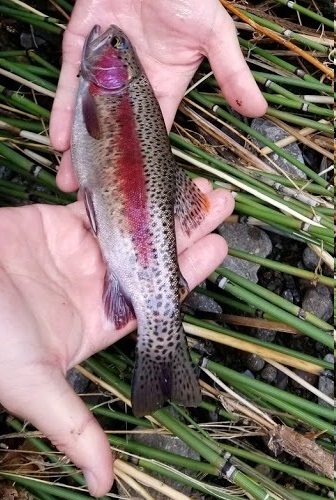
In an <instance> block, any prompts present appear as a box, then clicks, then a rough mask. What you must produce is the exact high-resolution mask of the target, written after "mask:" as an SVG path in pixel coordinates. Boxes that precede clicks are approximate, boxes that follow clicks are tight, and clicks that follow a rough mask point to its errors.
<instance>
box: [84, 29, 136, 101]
mask: <svg viewBox="0 0 336 500" xmlns="http://www.w3.org/2000/svg"><path fill="white" fill-rule="evenodd" d="M142 71H143V70H142V67H141V63H140V61H139V59H138V57H137V55H136V52H135V50H134V48H133V47H132V44H131V42H130V41H129V39H128V38H127V36H126V35H125V33H123V31H121V29H119V28H118V27H117V26H114V25H111V26H110V27H109V28H108V29H107V30H106V31H105V32H104V33H103V34H101V35H100V26H98V25H96V26H95V27H94V28H93V29H92V31H91V33H90V34H89V36H88V37H87V39H86V41H85V45H84V49H83V57H82V64H81V75H82V77H83V78H84V80H86V81H87V82H89V83H90V84H91V85H92V86H93V87H95V90H96V92H97V93H99V94H101V93H107V92H108V93H111V92H112V93H113V92H116V93H117V92H121V91H122V90H123V89H124V88H125V87H127V86H128V85H129V84H130V83H131V82H132V80H134V79H135V78H138V77H139V76H141V74H142Z"/></svg>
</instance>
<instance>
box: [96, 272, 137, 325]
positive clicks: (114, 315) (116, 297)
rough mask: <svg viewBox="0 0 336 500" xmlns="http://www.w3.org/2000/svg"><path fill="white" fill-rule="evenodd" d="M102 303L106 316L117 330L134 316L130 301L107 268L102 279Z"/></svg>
mask: <svg viewBox="0 0 336 500" xmlns="http://www.w3.org/2000/svg"><path fill="white" fill-rule="evenodd" d="M103 303H104V308H105V314H106V316H107V318H108V319H109V320H110V321H112V322H113V323H114V324H115V327H116V329H117V330H119V329H120V328H123V327H124V326H126V325H127V323H129V322H130V321H131V320H132V319H134V318H135V314H134V310H133V306H132V303H131V301H130V300H129V299H128V298H127V297H126V295H125V294H124V293H123V291H122V289H121V286H120V283H119V280H118V278H117V277H116V275H115V274H114V273H113V272H112V271H109V270H107V271H106V274H105V280H104V291H103Z"/></svg>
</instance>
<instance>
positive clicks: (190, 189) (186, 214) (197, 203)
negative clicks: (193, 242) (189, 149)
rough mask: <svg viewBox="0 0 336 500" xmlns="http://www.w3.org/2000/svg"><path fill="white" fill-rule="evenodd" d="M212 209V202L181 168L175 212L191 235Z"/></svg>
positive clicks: (178, 169) (177, 179)
mask: <svg viewBox="0 0 336 500" xmlns="http://www.w3.org/2000/svg"><path fill="white" fill-rule="evenodd" d="M209 210H210V202H209V200H208V198H207V197H206V195H205V194H203V193H202V191H200V189H198V187H197V186H196V184H195V183H194V182H193V181H192V180H190V179H189V177H187V175H186V174H185V173H184V172H183V170H182V169H181V168H179V167H178V168H177V171H176V196H175V214H176V215H177V216H178V218H179V219H180V223H181V226H182V229H183V231H184V232H185V233H186V234H187V235H188V236H189V235H190V233H191V231H192V230H193V229H195V228H196V227H197V226H198V225H199V224H200V223H201V222H202V220H203V219H204V218H205V216H206V214H207V213H208V212H209Z"/></svg>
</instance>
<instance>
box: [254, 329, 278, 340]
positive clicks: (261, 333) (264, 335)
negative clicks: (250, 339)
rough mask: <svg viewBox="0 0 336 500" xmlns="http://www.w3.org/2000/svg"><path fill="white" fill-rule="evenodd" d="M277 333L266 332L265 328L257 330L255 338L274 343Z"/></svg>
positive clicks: (273, 331)
mask: <svg viewBox="0 0 336 500" xmlns="http://www.w3.org/2000/svg"><path fill="white" fill-rule="evenodd" d="M276 334H277V332H276V331H275V330H267V329H266V328H258V329H257V333H256V337H257V338H258V339H260V340H264V341H265V342H274V340H275V337H276Z"/></svg>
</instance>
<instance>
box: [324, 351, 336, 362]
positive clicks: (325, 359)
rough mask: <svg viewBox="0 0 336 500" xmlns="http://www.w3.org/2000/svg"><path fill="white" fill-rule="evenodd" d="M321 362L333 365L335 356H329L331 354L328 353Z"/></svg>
mask: <svg viewBox="0 0 336 500" xmlns="http://www.w3.org/2000/svg"><path fill="white" fill-rule="evenodd" d="M323 360H324V361H327V363H333V364H334V363H335V356H334V355H333V354H331V352H330V353H328V354H326V355H325V356H324V358H323Z"/></svg>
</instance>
